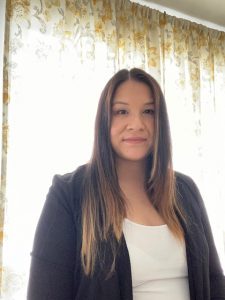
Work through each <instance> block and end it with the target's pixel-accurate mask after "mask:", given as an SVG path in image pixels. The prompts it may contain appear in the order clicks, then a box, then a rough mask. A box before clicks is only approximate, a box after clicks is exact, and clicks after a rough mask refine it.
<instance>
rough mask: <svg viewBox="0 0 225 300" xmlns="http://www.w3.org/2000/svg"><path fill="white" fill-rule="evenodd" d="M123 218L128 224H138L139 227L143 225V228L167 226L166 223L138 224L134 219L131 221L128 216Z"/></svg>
mask: <svg viewBox="0 0 225 300" xmlns="http://www.w3.org/2000/svg"><path fill="white" fill-rule="evenodd" d="M124 220H125V221H126V222H127V223H130V224H133V225H135V226H139V227H143V228H164V227H165V228H167V227H168V226H167V224H161V225H144V224H140V223H136V222H134V221H131V220H130V219H128V218H124Z"/></svg>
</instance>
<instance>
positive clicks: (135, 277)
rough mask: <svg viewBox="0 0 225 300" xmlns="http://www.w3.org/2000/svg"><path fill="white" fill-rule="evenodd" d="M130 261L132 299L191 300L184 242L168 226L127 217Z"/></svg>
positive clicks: (127, 241) (124, 224)
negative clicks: (151, 224)
mask: <svg viewBox="0 0 225 300" xmlns="http://www.w3.org/2000/svg"><path fill="white" fill-rule="evenodd" d="M123 233H124V236H125V240H126V244H127V248H128V251H129V256H130V262H131V274H132V286H133V300H190V294H189V286H188V272H187V260H186V250H185V243H184V242H180V241H178V240H177V239H176V238H175V237H174V235H173V234H172V233H171V231H170V230H169V228H168V226H167V225H160V226H145V225H141V224H137V223H134V222H132V221H130V220H128V219H124V223H123Z"/></svg>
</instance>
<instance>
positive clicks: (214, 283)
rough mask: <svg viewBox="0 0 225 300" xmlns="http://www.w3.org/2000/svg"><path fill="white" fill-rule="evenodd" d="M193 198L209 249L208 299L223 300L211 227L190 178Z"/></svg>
mask: <svg viewBox="0 0 225 300" xmlns="http://www.w3.org/2000/svg"><path fill="white" fill-rule="evenodd" d="M188 181H189V184H190V186H191V191H192V193H193V196H194V197H195V198H196V197H197V200H198V205H199V208H200V213H201V220H202V224H203V228H204V233H205V237H206V240H207V244H208V248H209V276H210V278H209V280H210V298H211V300H224V299H225V277H224V275H223V271H222V268H221V264H220V261H219V257H218V254H217V250H216V247H215V243H214V239H213V235H212V230H211V226H210V223H209V219H208V215H207V212H206V209H205V205H204V202H203V199H202V197H201V194H200V192H199V189H198V187H197V186H196V184H195V183H194V181H193V180H192V179H191V178H188Z"/></svg>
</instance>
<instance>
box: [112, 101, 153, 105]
mask: <svg viewBox="0 0 225 300" xmlns="http://www.w3.org/2000/svg"><path fill="white" fill-rule="evenodd" d="M115 104H123V105H129V104H128V103H127V102H123V101H115V102H114V103H113V105H115ZM151 104H155V102H154V101H152V102H150V101H149V102H146V103H144V105H151Z"/></svg>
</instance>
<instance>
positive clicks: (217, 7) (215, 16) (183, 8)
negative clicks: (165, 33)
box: [144, 0, 225, 31]
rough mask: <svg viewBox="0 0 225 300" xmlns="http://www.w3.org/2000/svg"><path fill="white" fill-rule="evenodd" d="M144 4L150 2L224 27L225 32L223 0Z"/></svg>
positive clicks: (168, 0) (166, 0)
mask: <svg viewBox="0 0 225 300" xmlns="http://www.w3.org/2000/svg"><path fill="white" fill-rule="evenodd" d="M144 2H146V3H148V2H149V4H150V3H151V2H152V3H155V4H158V5H161V6H164V7H168V8H170V9H174V10H176V11H178V12H180V13H183V14H186V15H189V16H192V17H195V18H199V19H202V20H206V21H208V22H211V23H214V24H217V25H219V26H222V27H224V31H225V0H147V1H144ZM148 6H149V5H148Z"/></svg>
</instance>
